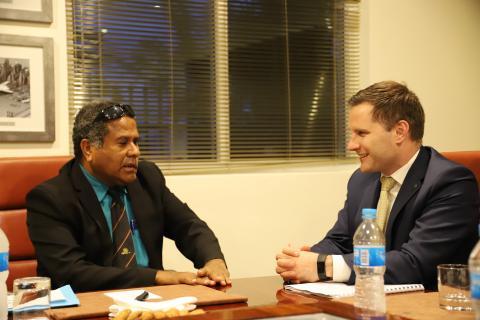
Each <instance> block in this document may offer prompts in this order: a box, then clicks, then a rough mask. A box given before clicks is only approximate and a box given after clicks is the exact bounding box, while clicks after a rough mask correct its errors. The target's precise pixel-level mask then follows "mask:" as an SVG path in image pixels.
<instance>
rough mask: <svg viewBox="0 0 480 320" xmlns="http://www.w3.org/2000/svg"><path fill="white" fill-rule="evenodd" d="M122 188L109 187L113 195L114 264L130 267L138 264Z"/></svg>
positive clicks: (111, 211)
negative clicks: (122, 197)
mask: <svg viewBox="0 0 480 320" xmlns="http://www.w3.org/2000/svg"><path fill="white" fill-rule="evenodd" d="M120 192H121V191H120V190H118V189H113V188H112V189H109V190H108V194H109V195H110V196H111V197H112V205H111V207H110V213H111V215H112V235H113V248H114V251H113V266H115V267H120V268H128V267H132V266H136V265H137V262H136V260H135V248H134V247H133V238H132V230H131V229H130V224H129V223H128V216H127V212H126V210H125V206H124V205H123V201H122V199H121V198H120Z"/></svg>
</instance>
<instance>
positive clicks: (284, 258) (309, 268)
mask: <svg viewBox="0 0 480 320" xmlns="http://www.w3.org/2000/svg"><path fill="white" fill-rule="evenodd" d="M275 258H276V260H277V267H276V269H275V271H276V272H277V273H278V274H279V275H280V276H281V277H282V278H283V280H284V281H290V282H293V283H301V282H316V281H318V280H319V278H318V272H317V259H318V254H317V253H315V252H311V251H310V247H309V246H303V247H300V248H294V247H292V246H291V245H288V246H287V247H285V248H283V249H282V252H280V253H278V254H277V255H276V256H275Z"/></svg>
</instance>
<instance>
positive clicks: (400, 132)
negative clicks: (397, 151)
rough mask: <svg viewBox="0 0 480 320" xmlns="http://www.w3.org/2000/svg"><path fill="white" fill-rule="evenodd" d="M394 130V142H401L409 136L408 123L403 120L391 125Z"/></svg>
mask: <svg viewBox="0 0 480 320" xmlns="http://www.w3.org/2000/svg"><path fill="white" fill-rule="evenodd" d="M393 129H394V130H395V142H397V143H402V142H403V141H405V139H407V138H409V137H410V124H409V123H408V122H407V121H405V120H400V121H398V122H397V123H396V124H395V126H394V127H393Z"/></svg>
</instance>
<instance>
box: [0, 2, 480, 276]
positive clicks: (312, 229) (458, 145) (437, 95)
mask: <svg viewBox="0 0 480 320" xmlns="http://www.w3.org/2000/svg"><path fill="white" fill-rule="evenodd" d="M53 3H54V11H55V12H54V21H55V22H54V23H53V24H52V25H41V24H40V25H39V24H28V23H16V22H5V21H0V33H9V34H23V35H37V36H47V37H52V38H54V42H55V90H56V91H55V97H56V134H57V140H56V141H55V143H53V144H6V143H1V142H0V156H2V157H4V156H24V155H54V154H66V153H68V141H69V137H68V123H67V122H68V112H67V109H66V107H67V105H68V99H67V90H68V88H67V60H66V40H65V39H66V31H65V8H64V0H53ZM361 15H362V31H361V43H362V48H361V55H362V56H361V62H362V66H361V84H362V87H363V86H366V85H368V84H370V83H372V82H375V81H380V80H384V79H393V80H398V81H405V82H406V83H407V84H408V85H409V86H410V87H411V88H412V89H413V90H414V91H415V92H416V93H417V94H418V95H419V97H420V99H421V101H422V102H423V105H424V108H425V111H426V114H427V125H426V134H425V144H428V145H433V146H436V147H437V148H438V149H439V150H441V151H447V150H473V149H476V150H479V149H480V139H478V137H479V136H480V132H479V130H480V129H479V126H477V125H476V123H475V122H477V121H478V119H480V107H479V105H478V102H477V101H478V98H477V94H478V92H480V81H478V75H479V74H480V59H479V58H478V57H480V2H479V1H477V0H457V1H451V0H421V1H419V0H403V1H398V0H363V2H362V12H361ZM355 167H356V165H354V164H325V165H319V166H314V167H301V168H295V169H283V170H282V169H276V170H271V171H269V172H265V171H259V172H250V173H235V174H211V175H188V176H169V177H167V182H168V184H169V186H170V188H171V189H172V190H173V191H174V192H175V193H176V194H177V195H178V196H179V197H180V198H182V199H184V200H186V201H188V204H189V205H190V206H191V207H192V208H193V209H194V210H195V211H196V212H197V213H198V214H199V215H201V217H202V218H203V219H204V220H206V221H207V222H208V223H209V225H210V226H211V227H212V228H213V229H214V231H215V232H216V234H217V236H218V237H219V239H220V241H221V243H222V247H223V250H224V253H225V255H226V257H227V260H228V264H229V267H230V270H231V272H232V276H233V277H235V278H238V277H247V276H256V275H270V274H274V264H275V263H274V256H275V253H276V252H278V250H280V249H281V247H282V246H284V245H286V244H287V243H289V242H291V243H292V244H296V245H301V244H312V243H314V242H315V241H317V240H318V239H320V238H321V237H322V236H323V235H324V234H325V232H326V231H327V230H328V228H329V227H330V226H331V225H332V224H333V222H334V221H335V219H336V214H337V212H338V209H339V208H340V207H341V206H342V204H343V200H344V198H345V184H346V181H347V179H348V177H349V175H350V174H351V172H352V171H353V170H354V169H355ZM165 261H166V266H167V267H169V268H175V269H179V270H188V269H191V264H190V263H188V262H186V261H185V259H183V258H182V257H181V256H180V255H179V254H178V253H177V252H176V250H175V249H174V247H173V245H172V244H171V243H168V244H167V246H166V249H165Z"/></svg>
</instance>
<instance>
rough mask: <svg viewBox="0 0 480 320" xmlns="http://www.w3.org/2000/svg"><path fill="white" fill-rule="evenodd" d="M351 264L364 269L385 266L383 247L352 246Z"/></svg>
mask: <svg viewBox="0 0 480 320" xmlns="http://www.w3.org/2000/svg"><path fill="white" fill-rule="evenodd" d="M353 264H354V265H356V266H365V267H383V266H385V247H384V246H354V248H353Z"/></svg>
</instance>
